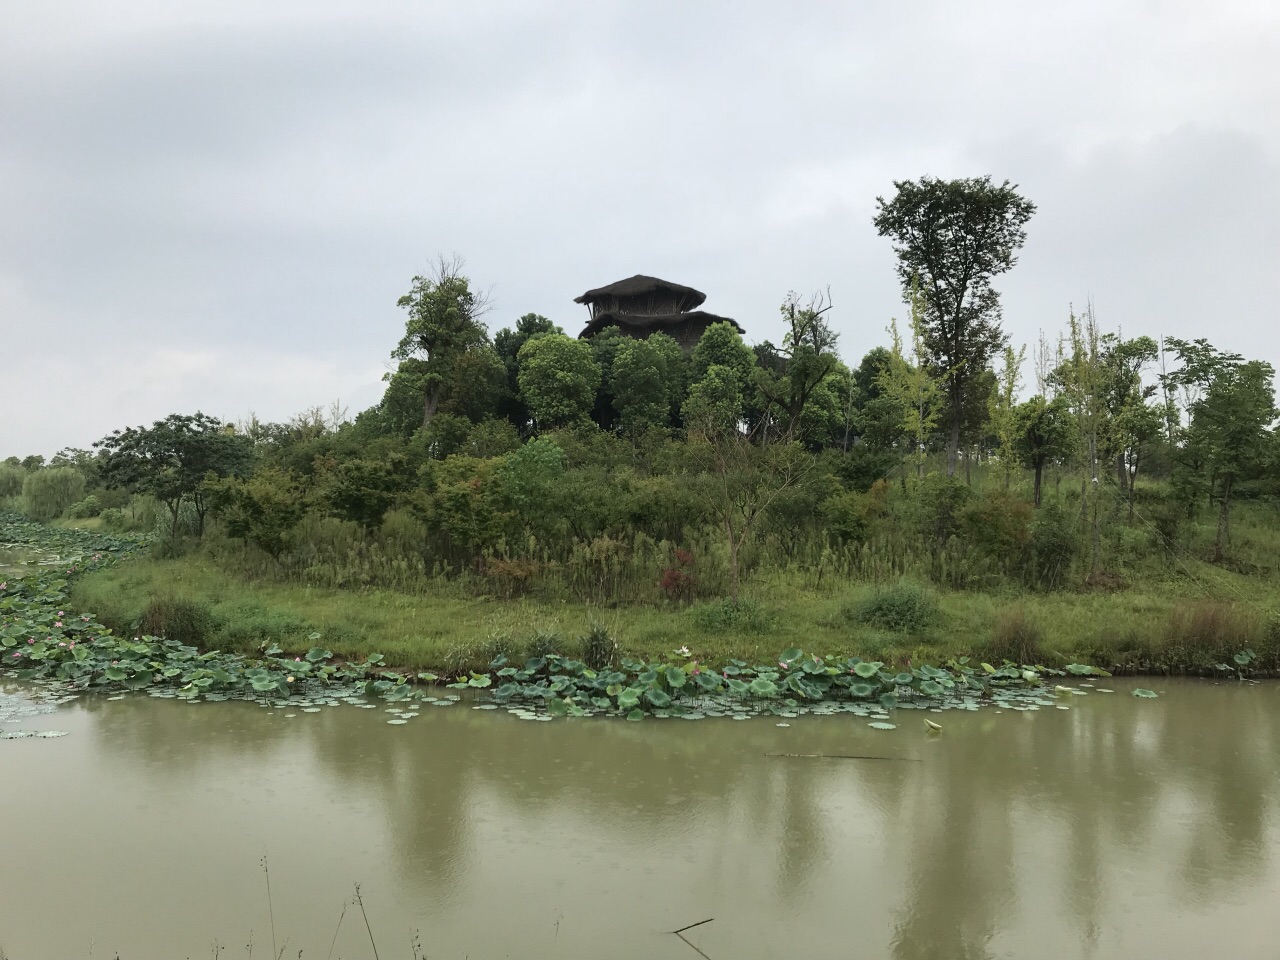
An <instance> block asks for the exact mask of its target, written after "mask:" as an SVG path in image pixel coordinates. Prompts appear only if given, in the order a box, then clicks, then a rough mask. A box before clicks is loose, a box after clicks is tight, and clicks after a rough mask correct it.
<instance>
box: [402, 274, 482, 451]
mask: <svg viewBox="0 0 1280 960" xmlns="http://www.w3.org/2000/svg"><path fill="white" fill-rule="evenodd" d="M462 266H463V263H462V260H461V259H459V258H458V257H454V258H453V259H451V260H450V259H446V258H445V257H443V256H442V257H440V258H439V260H438V261H437V263H436V264H435V266H434V268H433V269H432V271H431V272H430V273H429V274H428V275H427V276H419V277H414V278H413V284H412V286H411V287H410V289H409V292H408V293H406V294H405V295H404V296H403V297H401V298H400V299H399V301H397V304H398V306H400V307H401V308H402V309H404V310H406V311H408V314H409V317H408V319H407V320H406V322H405V329H404V336H403V337H401V338H400V343H399V344H398V345H397V346H396V348H395V350H393V351H392V353H391V356H392V357H393V358H395V359H397V360H407V359H408V358H410V357H417V358H419V359H421V360H422V361H423V366H422V368H421V374H422V382H423V387H424V394H423V409H422V425H423V426H424V427H425V426H426V425H427V424H429V423H430V422H431V418H432V417H434V416H435V415H436V411H437V410H438V409H439V408H440V401H441V399H442V398H443V396H444V393H445V389H446V386H447V385H448V383H449V381H450V375H451V373H452V372H453V368H454V366H455V365H456V364H457V363H458V361H459V359H460V358H461V357H463V356H464V355H465V354H467V353H468V352H469V351H471V350H478V349H481V348H482V347H485V346H487V345H488V343H489V332H488V330H487V329H486V327H485V325H484V323H483V322H482V320H481V318H482V317H483V316H484V314H485V313H486V312H487V311H488V309H489V301H488V297H487V296H485V295H484V294H480V293H476V292H474V291H473V290H472V289H471V281H470V280H468V279H467V278H466V277H465V276H463V275H462Z"/></svg>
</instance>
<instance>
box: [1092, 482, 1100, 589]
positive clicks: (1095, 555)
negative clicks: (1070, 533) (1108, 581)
mask: <svg viewBox="0 0 1280 960" xmlns="http://www.w3.org/2000/svg"><path fill="white" fill-rule="evenodd" d="M1089 546H1090V552H1091V554H1092V556H1091V558H1090V560H1089V574H1090V576H1094V577H1096V576H1097V575H1098V573H1099V571H1100V570H1101V569H1102V526H1101V524H1099V523H1098V489H1097V487H1096V486H1095V487H1094V489H1093V535H1092V537H1091V538H1090V544H1089Z"/></svg>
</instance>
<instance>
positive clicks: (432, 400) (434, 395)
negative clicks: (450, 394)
mask: <svg viewBox="0 0 1280 960" xmlns="http://www.w3.org/2000/svg"><path fill="white" fill-rule="evenodd" d="M439 407H440V388H439V387H427V395H426V398H425V399H424V400H423V403H422V425H423V426H424V427H429V426H430V425H431V418H432V417H434V416H435V415H436V410H437V409H439Z"/></svg>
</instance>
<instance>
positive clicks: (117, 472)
mask: <svg viewBox="0 0 1280 960" xmlns="http://www.w3.org/2000/svg"><path fill="white" fill-rule="evenodd" d="M94 447H95V448H97V449H99V450H101V451H102V452H103V457H102V461H101V462H102V468H101V469H102V480H103V483H104V485H105V486H107V487H123V488H124V489H127V490H130V491H132V492H136V493H148V494H150V495H151V496H153V497H155V498H156V499H157V500H159V501H160V502H161V503H163V504H164V505H165V506H166V507H167V508H168V510H169V514H170V517H171V519H172V520H173V527H172V535H173V536H174V537H175V538H176V537H177V535H178V511H179V510H180V509H181V507H182V504H183V503H184V502H189V503H191V504H192V505H193V506H194V507H195V511H196V517H197V520H198V523H199V528H198V532H199V534H201V535H203V533H204V520H205V514H206V513H207V512H208V508H209V503H208V498H207V488H205V487H204V482H205V480H206V479H208V478H209V477H211V476H212V477H215V478H216V477H227V476H239V475H243V474H245V473H247V472H248V470H249V467H250V465H251V462H252V458H253V442H252V441H251V440H250V439H249V438H248V437H244V436H239V435H237V434H236V432H235V429H234V428H228V427H224V426H223V424H222V422H221V421H220V420H217V419H215V418H214V417H210V416H207V415H206V414H203V413H199V412H197V413H196V414H194V415H193V416H188V415H185V414H178V413H174V414H170V415H169V416H167V417H165V418H164V419H163V420H157V421H156V422H155V423H153V424H152V425H151V426H150V427H127V428H126V429H124V430H117V431H115V432H114V433H111V434H109V435H108V436H106V437H104V438H103V439H101V440H99V441H98V442H97V443H95V444H94Z"/></svg>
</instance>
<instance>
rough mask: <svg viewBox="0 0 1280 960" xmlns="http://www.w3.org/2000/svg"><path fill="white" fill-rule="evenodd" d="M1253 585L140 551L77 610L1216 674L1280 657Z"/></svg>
mask: <svg viewBox="0 0 1280 960" xmlns="http://www.w3.org/2000/svg"><path fill="white" fill-rule="evenodd" d="M1277 599H1278V598H1277V597H1276V596H1275V595H1274V591H1273V590H1272V589H1271V585H1270V584H1269V583H1267V584H1266V585H1265V588H1264V585H1263V584H1261V583H1260V582H1259V581H1258V580H1257V579H1251V578H1245V577H1243V576H1239V575H1236V574H1232V573H1230V572H1229V571H1225V570H1221V569H1212V570H1210V569H1206V570H1204V571H1201V572H1200V575H1199V576H1196V577H1188V578H1178V579H1170V580H1164V581H1151V582H1146V583H1142V584H1141V585H1137V586H1130V587H1129V588H1128V589H1124V590H1119V591H1114V592H1104V591H1100V590H1098V591H1091V592H1065V593H1052V594H1043V593H1033V592H1024V591H1009V592H1004V593H980V592H973V591H946V590H938V589H936V588H931V587H925V586H920V585H917V584H913V583H910V582H904V583H899V584H896V585H893V586H888V587H879V588H877V587H874V586H871V585H869V584H858V583H836V584H834V585H831V584H830V582H828V583H827V584H825V585H824V586H823V587H822V588H821V589H818V588H815V587H813V586H811V585H810V578H807V577H802V576H799V575H796V576H791V575H788V574H786V573H781V572H779V573H774V574H770V575H767V576H764V577H761V578H760V579H759V580H757V581H756V582H754V583H753V584H752V590H751V594H750V598H749V599H748V600H746V601H745V602H744V603H743V604H742V605H741V606H740V607H738V608H735V607H733V606H732V605H730V604H728V603H719V602H713V603H704V604H694V605H692V606H682V605H677V604H669V605H660V606H653V605H649V606H642V605H635V606H628V607H622V608H613V609H606V608H601V607H594V606H590V605H587V604H582V603H573V602H549V601H545V600H534V599H515V600H499V599H493V598H489V597H477V596H473V595H468V594H467V593H466V592H465V591H463V590H462V589H460V588H459V587H458V586H457V585H456V584H450V583H449V582H447V581H443V580H439V581H433V582H432V583H431V584H430V585H429V586H428V588H427V589H426V591H425V592H419V593H402V592H397V591H391V590H381V589H366V590H346V589H331V588H324V587H315V586H305V585H299V584H296V583H288V582H271V581H264V580H260V579H255V580H249V579H245V578H241V577H238V576H236V575H235V574H233V573H230V572H228V571H227V570H226V569H224V568H223V567H221V566H219V565H218V564H217V563H216V562H215V561H214V560H212V559H211V558H209V557H208V556H205V555H201V554H195V555H189V556H184V557H178V558H175V559H166V560H157V559H136V560H131V561H128V562H125V563H121V564H119V565H116V566H113V567H110V568H108V569H104V570H101V571H97V572H94V573H91V574H88V575H86V576H84V577H83V578H82V579H80V580H79V581H78V582H77V583H76V585H75V588H74V593H73V602H74V604H75V607H76V608H77V609H78V610H83V611H91V612H93V613H95V614H96V615H97V617H98V618H99V619H100V620H101V621H102V622H103V623H105V624H106V625H108V626H110V627H112V628H113V629H114V630H116V631H117V632H128V631H141V632H145V633H151V634H155V635H162V636H169V637H172V638H176V639H179V640H181V641H182V642H185V643H193V644H196V645H199V646H201V647H205V648H209V649H222V650H227V651H234V652H245V653H249V652H253V651H256V650H258V649H259V647H260V645H262V644H263V643H266V642H276V643H279V644H280V645H281V646H282V647H284V648H285V650H287V651H289V652H299V653H301V652H304V651H305V650H307V649H308V648H309V647H310V646H312V645H313V643H314V642H315V641H314V640H313V639H312V637H313V635H314V634H316V633H319V634H320V635H321V636H322V637H323V643H324V644H325V645H326V646H327V647H329V648H330V649H332V650H333V651H334V652H335V653H337V654H339V655H340V656H347V657H360V656H364V655H367V654H369V653H372V652H378V653H381V654H383V655H384V656H385V657H386V659H387V662H388V663H389V664H393V665H396V666H400V667H404V668H412V669H423V670H433V671H437V672H457V671H459V670H463V669H479V668H483V667H484V666H485V665H487V664H488V662H489V661H490V660H491V659H492V658H493V657H494V656H496V655H497V654H500V653H501V654H505V655H507V656H508V657H509V658H511V659H516V658H518V657H521V656H525V655H527V654H529V653H531V652H534V651H538V652H545V651H547V650H549V649H554V650H556V652H561V653H565V654H566V655H577V654H578V653H579V652H580V651H579V645H580V643H581V640H580V638H581V637H582V636H583V635H584V634H585V633H586V632H587V631H588V629H589V627H590V626H591V625H593V624H600V625H603V626H604V627H605V628H606V629H607V630H608V631H609V633H610V635H611V636H612V637H613V638H614V639H615V640H616V642H617V644H618V647H619V650H620V651H621V652H622V653H625V654H628V655H631V656H634V657H637V658H640V659H658V658H662V657H665V656H668V655H669V654H670V652H671V651H672V650H673V649H674V648H676V647H680V646H688V647H689V648H690V649H691V650H692V651H693V653H694V654H695V655H697V656H699V657H701V658H702V659H704V660H706V661H712V662H714V661H717V660H723V659H724V658H727V657H730V656H736V657H740V658H742V659H748V660H759V659H764V660H769V659H772V658H773V657H774V656H776V654H777V652H778V651H780V650H782V649H785V648H788V647H800V648H803V649H806V650H815V651H823V652H830V653H836V654H840V655H857V656H863V657H868V658H875V659H881V660H885V661H887V662H897V663H902V662H905V661H906V660H907V659H908V658H911V659H913V660H916V661H920V660H927V661H931V662H938V661H942V660H945V659H946V658H948V657H952V656H959V655H970V656H974V657H976V658H980V659H985V660H991V661H997V662H998V661H1000V660H1002V659H1005V658H1007V659H1011V660H1016V661H1020V662H1042V663H1045V664H1048V665H1052V664H1055V663H1056V664H1065V663H1068V662H1082V663H1091V664H1094V665H1097V666H1101V667H1104V668H1108V669H1112V668H1116V667H1119V668H1121V669H1131V670H1168V671H1170V672H1196V673H1198V672H1201V671H1212V670H1213V669H1214V666H1215V664H1217V663H1220V662H1223V661H1229V660H1230V658H1231V656H1232V655H1233V654H1235V653H1237V652H1239V651H1240V650H1243V649H1246V648H1248V649H1252V650H1254V651H1255V653H1256V654H1257V655H1258V660H1257V661H1256V662H1255V667H1256V668H1257V669H1260V670H1267V671H1275V670H1277V669H1280V617H1277V612H1276V611H1277V610H1278V609H1280V604H1278V603H1277Z"/></svg>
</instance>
